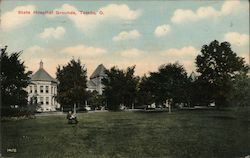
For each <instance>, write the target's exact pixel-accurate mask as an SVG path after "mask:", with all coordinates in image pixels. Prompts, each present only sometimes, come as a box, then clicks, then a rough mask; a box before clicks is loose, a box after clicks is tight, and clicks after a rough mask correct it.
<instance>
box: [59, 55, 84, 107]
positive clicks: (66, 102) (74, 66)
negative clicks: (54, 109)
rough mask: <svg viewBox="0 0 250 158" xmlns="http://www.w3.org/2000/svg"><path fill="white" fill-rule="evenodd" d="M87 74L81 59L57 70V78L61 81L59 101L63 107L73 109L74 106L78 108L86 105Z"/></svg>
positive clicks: (71, 61)
mask: <svg viewBox="0 0 250 158" xmlns="http://www.w3.org/2000/svg"><path fill="white" fill-rule="evenodd" d="M86 73H87V70H86V69H85V67H84V65H82V64H81V61H80V60H79V59H78V60H74V59H72V60H70V62H69V63H68V64H67V65H65V66H63V67H60V66H59V67H58V68H57V72H56V78H57V80H58V81H59V85H58V97H57V99H58V102H59V103H60V104H61V105H62V107H64V108H65V107H67V108H73V106H74V105H76V106H77V107H79V106H84V105H85V100H86V99H87V92H86V87H87V86H86V83H87V75H86Z"/></svg>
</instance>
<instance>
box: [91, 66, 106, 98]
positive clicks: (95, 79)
mask: <svg viewBox="0 0 250 158" xmlns="http://www.w3.org/2000/svg"><path fill="white" fill-rule="evenodd" d="M105 70H106V68H105V67H104V65H103V64H100V65H98V67H97V68H96V69H95V71H94V72H93V74H92V75H91V76H90V80H88V82H87V90H88V91H91V92H93V91H97V92H98V94H99V95H102V93H103V88H104V85H103V84H102V79H103V78H104V77H106V76H107V75H106V74H105Z"/></svg>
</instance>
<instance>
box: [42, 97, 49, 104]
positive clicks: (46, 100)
mask: <svg viewBox="0 0 250 158" xmlns="http://www.w3.org/2000/svg"><path fill="white" fill-rule="evenodd" d="M40 103H41V104H44V98H43V97H40ZM45 104H46V105H49V97H46V99H45Z"/></svg>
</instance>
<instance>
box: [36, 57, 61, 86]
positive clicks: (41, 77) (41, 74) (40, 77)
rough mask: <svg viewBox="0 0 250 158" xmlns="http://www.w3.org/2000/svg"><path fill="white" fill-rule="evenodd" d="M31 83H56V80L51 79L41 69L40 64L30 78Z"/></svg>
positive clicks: (41, 64) (41, 63)
mask: <svg viewBox="0 0 250 158" xmlns="http://www.w3.org/2000/svg"><path fill="white" fill-rule="evenodd" d="M31 81H48V82H57V80H56V79H54V78H53V77H51V76H50V75H49V73H48V72H46V71H45V70H44V69H43V62H42V61H41V62H40V67H39V69H38V71H37V72H36V73H34V74H33V75H32V76H31Z"/></svg>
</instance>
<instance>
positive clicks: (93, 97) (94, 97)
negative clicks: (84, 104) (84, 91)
mask: <svg viewBox="0 0 250 158" xmlns="http://www.w3.org/2000/svg"><path fill="white" fill-rule="evenodd" d="M88 105H90V106H91V109H93V110H94V109H96V108H101V107H104V106H105V97H104V96H103V95H99V94H98V92H97V91H93V92H89V97H88Z"/></svg>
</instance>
